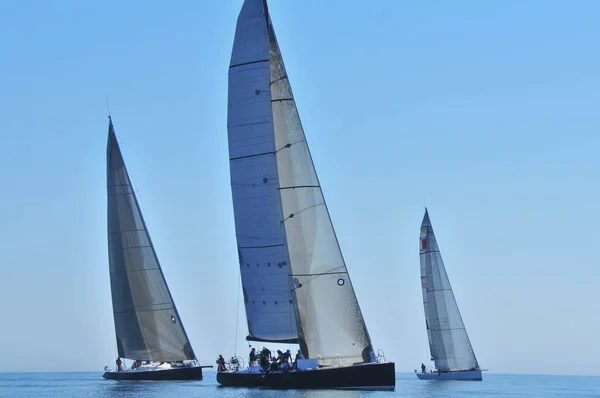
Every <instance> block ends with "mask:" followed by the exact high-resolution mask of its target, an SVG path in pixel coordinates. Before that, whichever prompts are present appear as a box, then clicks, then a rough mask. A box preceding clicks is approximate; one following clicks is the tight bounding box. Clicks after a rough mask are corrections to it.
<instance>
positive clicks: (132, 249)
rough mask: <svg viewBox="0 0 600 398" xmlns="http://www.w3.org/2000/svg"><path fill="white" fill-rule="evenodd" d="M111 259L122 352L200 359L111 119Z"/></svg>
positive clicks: (130, 355) (133, 356)
mask: <svg viewBox="0 0 600 398" xmlns="http://www.w3.org/2000/svg"><path fill="white" fill-rule="evenodd" d="M106 164H107V169H106V174H107V181H106V183H107V193H108V259H109V266H110V285H111V293H112V303H113V314H114V320H115V332H116V337H117V350H118V353H119V356H120V357H123V358H129V359H135V360H149V361H182V360H186V359H195V356H194V352H193V350H192V346H191V345H190V342H189V340H188V338H187V335H186V333H185V330H184V328H183V324H182V323H181V319H180V318H179V314H178V313H177V308H176V307H175V303H174V302H173V298H172V297H171V293H170V292H169V288H168V287H167V282H166V281H165V278H164V276H163V273H162V269H161V267H160V264H159V262H158V258H157V257H156V253H155V251H154V246H153V245H152V241H151V240H150V235H149V234H148V231H147V229H146V224H145V222H144V218H143V216H142V212H141V210H140V207H139V204H138V201H137V198H136V196H135V192H134V191H133V188H132V186H131V181H130V179H129V174H128V173H127V169H126V168H125V162H124V161H123V156H122V154H121V149H120V148H119V143H118V142H117V137H116V135H115V131H114V128H113V124H112V120H110V117H109V126H108V143H107V148H106Z"/></svg>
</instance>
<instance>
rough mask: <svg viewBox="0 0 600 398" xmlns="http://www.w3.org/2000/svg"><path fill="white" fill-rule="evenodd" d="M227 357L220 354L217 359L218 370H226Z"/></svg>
mask: <svg viewBox="0 0 600 398" xmlns="http://www.w3.org/2000/svg"><path fill="white" fill-rule="evenodd" d="M225 363H226V362H225V358H223V355H219V359H217V371H218V372H226V371H227V368H226V367H225Z"/></svg>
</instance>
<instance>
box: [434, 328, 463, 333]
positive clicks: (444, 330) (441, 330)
mask: <svg viewBox="0 0 600 398" xmlns="http://www.w3.org/2000/svg"><path fill="white" fill-rule="evenodd" d="M429 330H430V331H432V332H446V331H448V330H467V329H466V328H448V329H429Z"/></svg>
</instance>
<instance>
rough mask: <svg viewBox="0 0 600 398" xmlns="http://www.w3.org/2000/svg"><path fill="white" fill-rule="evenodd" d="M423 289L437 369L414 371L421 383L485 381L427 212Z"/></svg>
mask: <svg viewBox="0 0 600 398" xmlns="http://www.w3.org/2000/svg"><path fill="white" fill-rule="evenodd" d="M419 255H420V260H421V288H422V290H423V307H424V309H425V324H426V326H427V337H428V339H429V350H430V352H431V360H432V361H434V362H435V369H434V370H429V371H427V369H426V366H425V365H424V364H423V365H421V371H420V372H419V371H417V370H415V373H416V374H417V377H418V378H419V379H421V380H482V376H481V369H480V368H479V363H477V358H475V352H473V347H472V346H471V341H470V340H469V336H468V335H467V329H466V328H465V324H464V323H463V320H462V317H461V315H460V311H459V310H458V304H457V303H456V299H455V298H454V292H453V291H452V286H450V280H449V279H448V274H447V273H446V268H445V267H444V262H443V261H442V255H441V254H440V249H439V248H438V245H437V241H436V239H435V234H434V233H433V227H432V226H431V221H430V220H429V213H428V211H427V208H426V209H425V215H424V216H423V222H422V223H421V236H420V241H419Z"/></svg>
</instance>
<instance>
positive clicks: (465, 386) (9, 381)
mask: <svg viewBox="0 0 600 398" xmlns="http://www.w3.org/2000/svg"><path fill="white" fill-rule="evenodd" d="M598 391H600V377H574V376H519V375H497V374H486V375H485V376H484V381H482V382H479V381H475V382H472V381H443V382H440V381H427V380H418V379H417V377H416V376H415V375H414V373H398V374H396V391H343V390H305V391H304V390H289V391H285V390H266V389H247V388H232V387H225V388H220V387H218V383H217V381H216V379H215V373H214V372H209V374H207V375H206V377H205V379H204V380H203V381H114V380H104V379H102V373H100V372H96V373H0V398H5V397H7V398H8V397H10V398H13V397H19V398H39V397H50V398H59V397H60V398H81V397H83V398H134V397H135V398H138V397H143V398H154V397H157V398H158V397H160V398H164V397H176V398H209V397H219V398H238V397H242V398H271V397H272V398H281V397H290V398H291V397H300V398H358V397H368V398H392V397H393V398H396V397H403V398H408V397H410V398H438V397H439V398H449V397H451V398H454V397H472V398H487V397H491V396H493V397H496V398H500V397H507V396H510V397H511V398H513V397H521V398H526V397H527V398H529V397H548V396H553V397H561V398H564V397H569V398H576V397H577V398H579V397H600V395H599V394H598Z"/></svg>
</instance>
